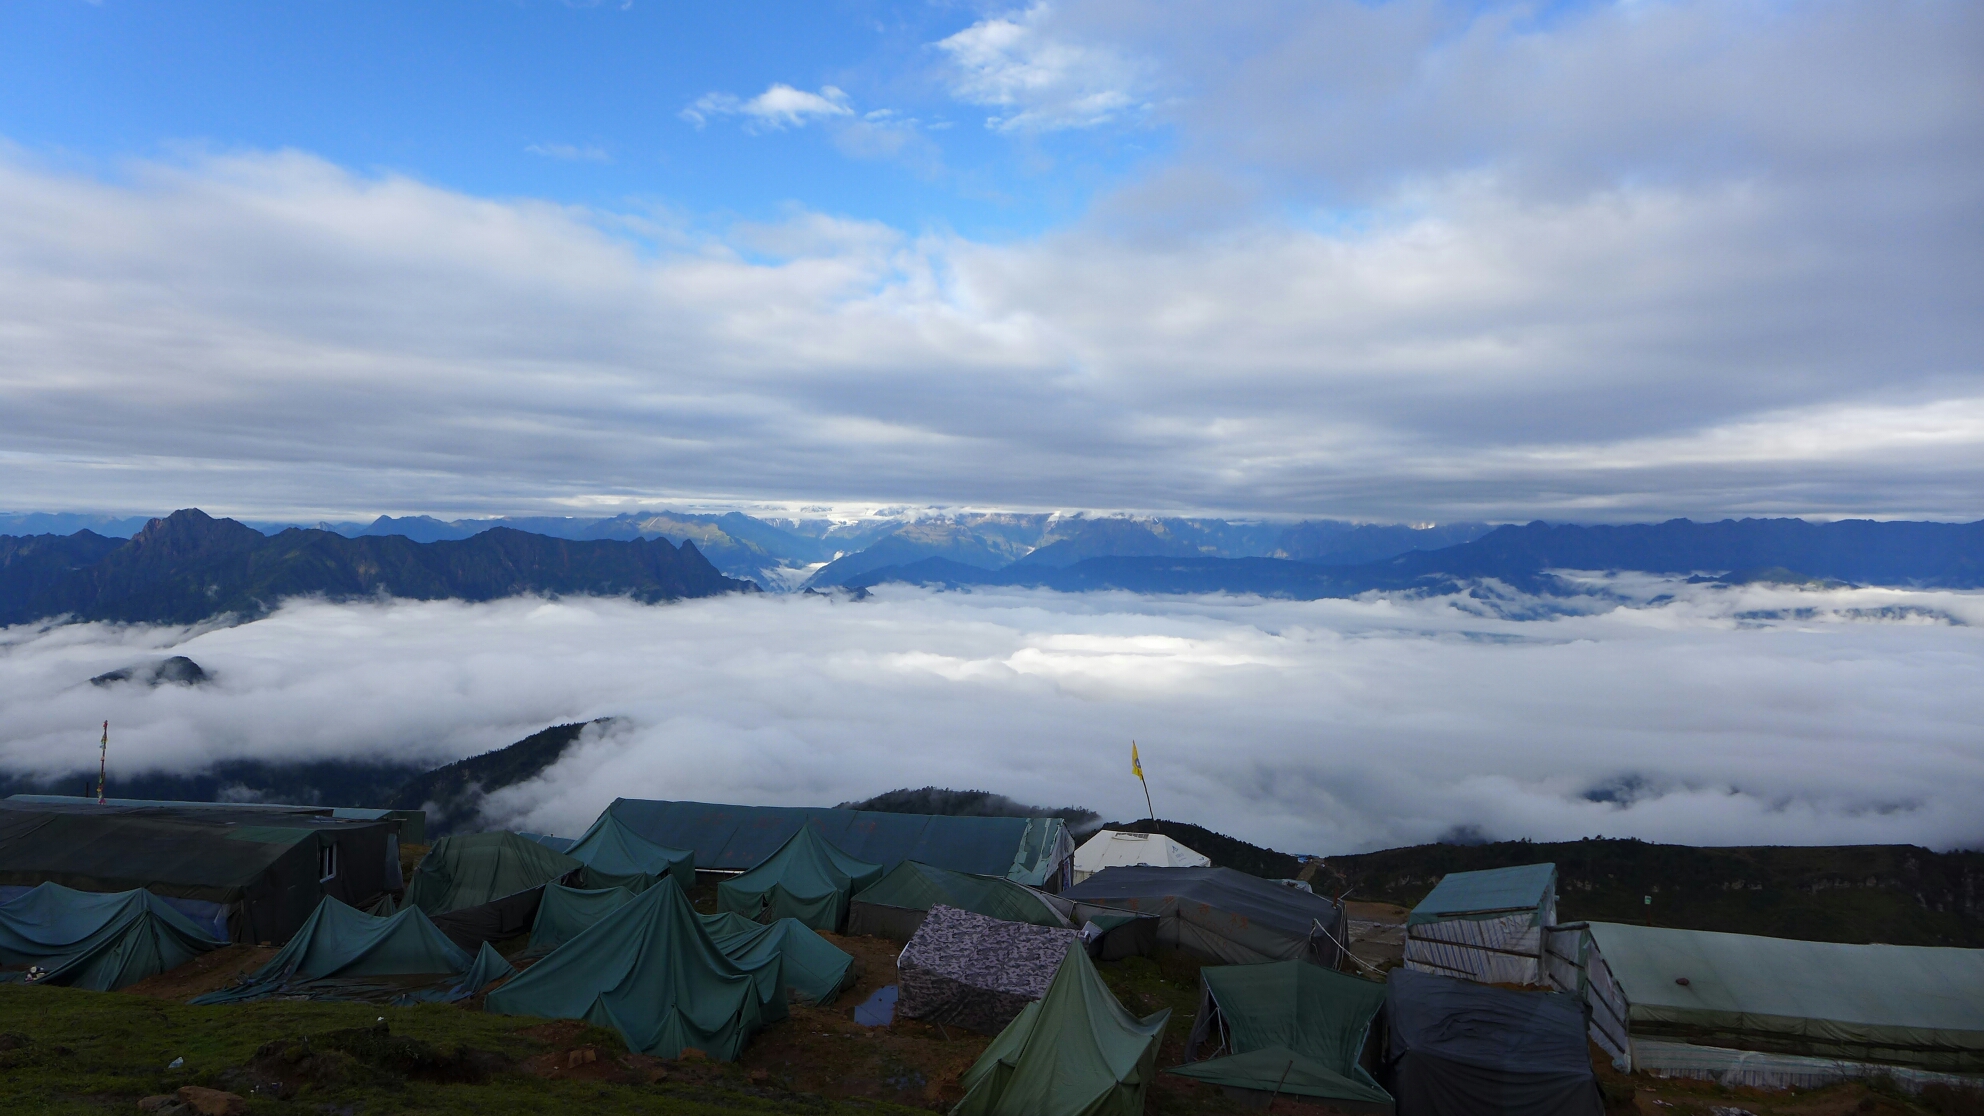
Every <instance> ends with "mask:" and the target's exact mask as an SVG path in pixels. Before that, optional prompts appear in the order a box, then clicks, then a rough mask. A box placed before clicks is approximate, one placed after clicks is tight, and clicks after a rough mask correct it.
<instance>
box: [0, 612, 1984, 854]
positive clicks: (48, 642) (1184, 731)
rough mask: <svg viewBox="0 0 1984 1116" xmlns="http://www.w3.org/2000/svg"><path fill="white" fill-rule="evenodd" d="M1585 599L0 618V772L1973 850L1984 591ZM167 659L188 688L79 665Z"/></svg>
mask: <svg viewBox="0 0 1984 1116" xmlns="http://www.w3.org/2000/svg"><path fill="white" fill-rule="evenodd" d="M1588 585H1589V588H1590V589H1591V590H1592V592H1591V594H1590V595H1588V596H1581V597H1571V598H1553V599H1530V598H1522V597H1519V596H1497V595H1495V594H1485V595H1483V596H1454V597H1440V598H1428V599H1385V598H1377V597H1372V598H1366V599H1359V600H1329V601H1312V602H1296V601H1278V600H1262V599H1258V598H1246V597H1224V596H1220V597H1201V598H1149V597H1137V596H1132V595H1127V594H1086V595H1062V594H1055V593H1049V592H1043V591H1022V590H997V591H979V592H970V593H955V592H954V593H933V592H926V591H922V590H913V589H908V588H903V587H885V589H884V590H883V591H881V592H880V593H878V594H877V596H876V597H875V598H874V599H871V600H867V601H860V602H855V601H848V600H845V599H834V600H830V599H825V598H820V597H792V596H772V595H761V596H750V597H725V598H717V599H710V600H699V601H690V602H685V603H680V604H673V605H666V606H659V607H650V606H641V605H637V604H631V603H628V602H626V601H622V600H606V599H573V600H562V601H545V600H539V599H516V600H508V601H501V602H496V603H492V604H463V603H459V602H437V603H414V602H381V603H370V604H355V605H353V604H344V605H334V604H326V603H322V602H315V601H297V602H292V603H290V604H288V605H286V606H285V607H283V608H282V609H281V610H279V611H278V612H277V613H276V614H275V615H273V616H272V617H270V618H268V619H265V620H262V621H259V622H256V623H251V624H245V625H240V626H235V627H223V628H213V629H187V628H164V627H148V626H111V625H97V624H89V625H69V626H58V627H50V628H31V627H17V628H13V629H9V630H6V631H5V632H4V633H0V769H4V770H5V771H6V772H8V773H14V774H20V773H38V774H43V775H59V774H65V773H69V772H73V771H76V770H80V769H85V768H93V767H94V766H95V761H96V758H97V757H96V751H97V747H96V746H97V735H98V723H99V722H100V721H103V720H105V719H108V720H109V721H110V722H111V728H112V748H111V765H112V776H113V781H114V779H115V777H116V776H117V775H118V774H119V773H120V772H123V773H132V772H136V771H138V770H141V769H154V770H178V771H191V770H196V769H199V768H200V767H202V766H204V765H205V764H207V763H209V762H211V761H214V760H218V759H225V758H235V757H255V758H262V759H273V760H302V759H321V758H332V757H348V758H368V759H369V758H385V759H393V760H399V761H409V760H418V761H430V760H431V761H433V762H436V763H439V762H445V761H448V760H452V759H456V758H460V757H463V756H467V755H472V754H475V753H477V752H481V751H486V750H488V749H491V748H495V747H500V746H502V745H504V744H507V743H510V742H512V741H514V740H517V739H519V738H521V737H523V736H525V735H527V734H529V733H531V732H534V731H536V730H537V729H540V728H543V727H544V726H546V725H549V724H554V723H559V722H567V721H573V720H580V719H592V718H601V717H613V718H617V720H616V721H615V722H614V724H613V726H612V727H611V728H609V729H607V730H605V731H589V732H588V734H587V735H586V736H585V737H584V738H582V741H581V743H580V744H579V745H578V746H576V747H574V748H573V749H571V750H570V751H569V752H568V753H567V754H566V756H565V757H564V759H563V760H561V761H560V762H559V763H558V764H557V765H556V766H554V767H553V768H551V769H550V770H548V771H547V772H545V774H544V775H543V776H542V777H541V778H539V779H536V780H533V781H531V782H529V783H527V784H524V785H521V786H518V787H515V788H511V789H509V790H505V791H501V792H498V794H496V795H495V796H494V797H493V798H492V804H491V805H492V809H493V811H494V812H495V813H496V814H498V815H499V816H501V817H503V818H506V819H507V820H509V822H510V823H511V824H513V825H515V826H517V827H520V828H531V829H536V830H540V831H549V832H555V833H564V834H576V833H577V832H579V831H580V830H581V829H582V828H583V827H584V826H585V825H586V824H588V823H589V822H590V821H591V819H592V818H593V817H594V816H596V815H597V814H598V812H599V811H600V810H601V809H602V808H603V807H604V806H605V805H606V804H607V803H608V802H610V801H611V800H612V799H613V798H614V797H616V796H628V797H650V798H685V799H704V800H714V801H729V802H746V803H778V804H825V805H831V804H833V803H836V802H840V801H843V800H847V799H854V798H862V797H866V796H868V795H870V794H874V793H877V792H879V791H882V790H886V789H889V788H892V787H901V786H910V787H916V786H923V785H926V784H935V785H939V786H949V787H955V788H960V789H963V788H977V789H984V790H990V791H996V792H999V793H1002V794H1007V795H1011V796H1013V797H1015V798H1018V799H1021V800H1023V801H1032V802H1040V803H1045V804H1051V805H1063V804H1076V805H1084V806H1089V807H1091V808H1093V809H1096V810H1098V811H1100V812H1101V813H1103V814H1104V815H1105V816H1106V817H1111V818H1125V817H1134V816H1140V815H1141V814H1142V813H1143V806H1144V802H1143V793H1142V791H1141V790H1140V789H1139V787H1138V786H1137V783H1136V781H1135V780H1134V779H1133V778H1132V777H1131V775H1130V773H1129V770H1128V759H1129V745H1130V741H1131V740H1132V739H1134V740H1136V741H1137V742H1138V745H1139V748H1140V750H1141V752H1142V755H1143V760H1144V766H1145V769H1146V771H1147V772H1148V774H1149V778H1150V791H1151V794H1152V796H1153V798H1154V800H1155V804H1156V809H1157V811H1158V813H1159V815H1160V816H1162V817H1167V818H1176V819H1180V820H1189V821H1193V822H1197V823H1200V824H1203V825H1207V826H1210V827H1212V828H1214V829H1218V830H1221V831H1224V832H1228V833H1232V834H1235V835H1238V836H1241V837H1244V838H1246V839H1249V840H1252V841H1256V842H1260V843H1264V844H1268V845H1272V846H1274V847H1276V848H1281V849H1286V850H1290V851H1301V852H1320V853H1341V852H1350V851H1359V850H1365V849H1372V848H1381V847H1388V846H1393V845H1399V844H1407V843H1414V842H1421V841H1428V840H1433V839H1437V838H1443V837H1444V838H1449V839H1452V838H1456V837H1460V838H1470V837H1475V836H1479V837H1488V838H1514V837H1531V838H1536V839H1566V838H1576V837H1581V836H1588V835H1598V834H1603V835H1606V836H1637V837H1642V838H1646V839H1650V840H1659V841H1674V842H1685V843H1693V844H1760V843H1773V844H1835V843H1863V842H1911V843H1917V844H1923V845H1928V846H1931V847H1934V848H1950V847H1966V846H1967V847H1976V846H1979V845H1980V844H1984V815H1980V813H1979V812H1978V811H1977V809H1976V804H1977V803H1978V802H1979V801H1984V717H1980V714H1979V711H1978V705H1977V702H1976V695H1977V694H1978V693H1984V594H1978V593H1958V592H1917V591H1906V590H1889V589H1835V590H1817V589H1794V588H1788V587H1769V586H1751V587H1742V588H1733V589H1731V588H1718V587H1712V586H1706V585H1688V584H1685V583H1680V582H1674V581H1660V580H1655V579H1646V578H1638V579H1618V578H1613V579H1592V580H1591V581H1590V582H1589V583H1588ZM163 654H183V655H188V656H190V657H192V658H193V659H195V660H196V661H198V662H199V663H200V664H201V665H202V666H204V667H205V668H206V669H207V670H208V671H210V672H211V673H212V674H213V680H212V681H211V682H210V683H208V684H206V685H203V686H199V687H186V686H175V685H166V686H160V687H157V688H148V687H145V686H142V685H120V686H114V687H98V686H92V685H90V684H89V682H88V679H89V678H90V677H91V676H93V675H96V674H99V673H101V672H103V671H106V670H110V669H114V668H117V667H121V666H125V665H128V664H131V663H133V662H138V661H144V660H147V659H154V658H157V657H159V656H160V655H163Z"/></svg>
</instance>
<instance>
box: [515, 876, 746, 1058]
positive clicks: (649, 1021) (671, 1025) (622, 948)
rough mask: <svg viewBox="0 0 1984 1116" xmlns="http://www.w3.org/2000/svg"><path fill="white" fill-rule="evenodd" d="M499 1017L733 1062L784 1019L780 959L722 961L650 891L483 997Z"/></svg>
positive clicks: (669, 902)
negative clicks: (567, 1023) (592, 1029)
mask: <svg viewBox="0 0 1984 1116" xmlns="http://www.w3.org/2000/svg"><path fill="white" fill-rule="evenodd" d="M483 1006H484V1009H485V1010H487V1011H493V1012H497V1013H500V1014H503V1015H535V1016H539V1017H542V1018H545V1019H583V1020H585V1021H587V1022H588V1023H593V1024H596V1025H598V1026H601V1027H610V1028H612V1029H613V1030H615V1031H618V1032H619V1033H620V1037H621V1038H622V1039H623V1040H625V1042H626V1043H627V1048H628V1049H629V1050H633V1051H637V1052H639V1053H642V1054H652V1055H655V1056H657V1057H661V1058H675V1057H678V1056H680V1055H681V1053H682V1051H683V1050H684V1049H686V1048H688V1047H695V1048H696V1049H698V1050H701V1051H702V1052H703V1053H705V1054H708V1055H709V1056H711V1057H713V1058H719V1059H722V1060H724V1061H735V1060H736V1058H737V1056H738V1054H739V1053H740V1052H741V1051H742V1050H743V1049H744V1043H745V1041H746V1040H747V1039H748V1038H749V1037H750V1036H751V1035H752V1034H753V1033H755V1032H756V1031H758V1030H759V1029H760V1028H762V1027H764V1026H765V1024H767V1023H772V1022H776V1021H777V1020H779V1019H783V1018H784V1017H785V1014H786V1000H785V981H784V973H783V965H782V962H781V960H780V958H778V957H776V956H774V957H768V958H765V959H762V960H761V961H759V962H757V963H755V964H754V965H752V966H745V965H740V964H738V963H737V962H734V961H732V960H731V959H730V958H728V957H725V956H724V955H723V951H722V950H720V949H718V948H717V945H716V943H715V942H714V941H712V940H711V939H710V935H709V933H708V932H707V931H705V930H704V929H703V924H702V921H701V920H700V919H699V918H697V916H696V912H695V909H694V908H692V907H690V906H689V900H688V899H687V898H686V897H684V896H683V894H682V889H681V888H678V887H672V886H663V887H651V888H648V889H647V890H646V891H644V892H642V893H641V894H640V895H638V896H636V897H635V899H634V901H633V902H631V903H628V904H627V905H625V906H623V907H621V908H620V909H619V910H616V911H614V912H612V913H611V914H609V915H607V916H606V917H605V918H603V919H601V920H600V921H598V922H596V923H594V924H593V926H592V928H591V929H589V930H587V931H585V932H584V933H582V934H580V935H579V936H578V937H576V938H573V939H572V940H571V941H568V942H566V943H565V944H564V945H562V946H560V947H558V948H557V949H555V950H553V951H552V952H551V955H550V956H548V957H546V958H545V959H544V960H542V961H539V962H538V963H537V964H535V965H533V966H531V967H530V968H529V969H527V970H525V971H524V973H523V975H521V976H519V977H517V978H515V979H514V980H511V981H510V982H509V983H508V984H505V985H504V986H503V987H501V988H498V989H496V990H495V991H494V992H491V993H490V994H489V997H488V999H487V1000H485V1001H484V1002H483Z"/></svg>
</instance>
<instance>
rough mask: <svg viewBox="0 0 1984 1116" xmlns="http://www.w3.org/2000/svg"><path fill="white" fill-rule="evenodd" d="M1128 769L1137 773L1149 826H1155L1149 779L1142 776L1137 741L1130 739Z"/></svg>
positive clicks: (1142, 764)
mask: <svg viewBox="0 0 1984 1116" xmlns="http://www.w3.org/2000/svg"><path fill="white" fill-rule="evenodd" d="M1130 770H1132V771H1134V772H1136V773H1137V782H1139V783H1142V784H1143V788H1144V810H1145V811H1146V812H1147V813H1149V814H1150V824H1151V828H1153V829H1155V828H1156V827H1157V808H1156V807H1155V806H1152V805H1151V804H1150V781H1149V780H1147V779H1145V778H1144V761H1143V760H1142V759H1141V758H1140V757H1139V756H1138V755H1137V742H1136V741H1134V740H1132V741H1130Z"/></svg>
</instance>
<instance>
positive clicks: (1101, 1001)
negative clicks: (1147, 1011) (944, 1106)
mask: <svg viewBox="0 0 1984 1116" xmlns="http://www.w3.org/2000/svg"><path fill="white" fill-rule="evenodd" d="M1170 1020H1171V1012H1170V1010H1169V1009H1166V1010H1164V1011H1160V1012H1158V1013H1157V1014H1155V1015H1151V1016H1147V1017H1145V1018H1143V1019H1138V1018H1136V1017H1134V1016H1132V1015H1131V1014H1130V1013H1129V1012H1127V1011H1124V1010H1123V1005H1122V1004H1120V1003H1118V1002H1117V1001H1116V997H1115V995H1114V994H1113V993H1111V992H1110V991H1109V986H1108V985H1106V984H1104V983H1103V982H1102V977H1101V976H1100V975H1099V974H1098V973H1096V971H1095V965H1094V963H1093V962H1091V961H1090V960H1089V959H1088V953H1087V951H1085V950H1083V949H1082V948H1081V946H1080V945H1079V944H1077V945H1074V946H1071V947H1070V948H1069V949H1068V953H1067V956H1066V957H1065V958H1063V959H1062V961H1061V968H1060V969H1059V970H1058V971H1057V972H1056V973H1055V975H1054V983H1052V984H1051V985H1049V986H1048V988H1047V995H1046V996H1044V997H1042V998H1041V999H1039V1000H1037V1001H1035V1002H1034V1003H1031V1004H1028V1005H1027V1006H1026V1010H1024V1011H1022V1012H1020V1014H1019V1018H1017V1019H1015V1020H1013V1022H1012V1024H1011V1025H1010V1026H1008V1027H1007V1028H1006V1029H1005V1030H1003V1031H1001V1032H999V1036H998V1037H997V1038H995V1039H993V1040H992V1045H990V1046H988V1047H986V1048H985V1053H984V1054H983V1055H981V1056H980V1057H979V1059H978V1061H977V1062H975V1063H973V1064H972V1067H971V1068H970V1069H968V1070H966V1071H965V1074H964V1078H963V1081H962V1084H963V1085H964V1090H965V1093H964V1099H963V1100H961V1101H959V1102H958V1105H957V1107H956V1108H953V1109H952V1110H951V1113H952V1116H1137V1114H1138V1113H1141V1112H1142V1111H1143V1109H1144V1094H1145V1093H1146V1092H1147V1091H1149V1089H1150V1080H1151V1075H1152V1073H1153V1072H1155V1066H1156V1062H1157V1048H1158V1045H1159V1044H1160V1043H1162V1042H1163V1041H1164V1025H1165V1024H1166V1023H1168V1022H1170Z"/></svg>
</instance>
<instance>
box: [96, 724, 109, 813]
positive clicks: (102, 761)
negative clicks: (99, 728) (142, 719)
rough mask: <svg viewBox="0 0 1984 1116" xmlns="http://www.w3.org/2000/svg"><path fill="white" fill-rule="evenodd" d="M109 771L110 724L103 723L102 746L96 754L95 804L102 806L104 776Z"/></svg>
mask: <svg viewBox="0 0 1984 1116" xmlns="http://www.w3.org/2000/svg"><path fill="white" fill-rule="evenodd" d="M109 770H110V722H109V721H105V722H104V723H103V744H102V746H101V747H100V748H98V749H97V753H96V804H97V805H98V806H101V805H103V804H104V798H103V781H104V775H105V773H107V772H108V771H109Z"/></svg>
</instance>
